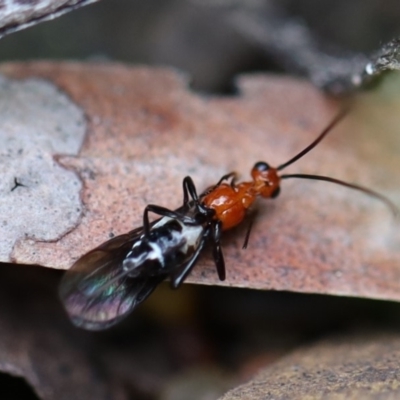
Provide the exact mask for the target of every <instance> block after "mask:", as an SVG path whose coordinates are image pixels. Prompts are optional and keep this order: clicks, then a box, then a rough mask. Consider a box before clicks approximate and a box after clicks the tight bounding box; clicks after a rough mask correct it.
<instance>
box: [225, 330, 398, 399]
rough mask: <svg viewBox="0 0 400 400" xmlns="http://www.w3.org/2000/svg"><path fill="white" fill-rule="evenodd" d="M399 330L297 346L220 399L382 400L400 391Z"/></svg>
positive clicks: (396, 395)
mask: <svg viewBox="0 0 400 400" xmlns="http://www.w3.org/2000/svg"><path fill="white" fill-rule="evenodd" d="M399 349H400V340H399V337H398V334H397V333H395V334H385V333H374V334H369V335H368V334H366V333H362V334H361V333H359V334H354V335H348V336H343V337H338V338H333V339H328V340H324V341H322V342H320V343H318V344H316V345H313V346H310V347H308V348H305V349H302V350H298V351H296V352H294V353H293V354H291V355H289V356H287V357H285V358H283V359H281V360H280V361H278V362H276V363H275V364H273V365H271V366H270V367H268V368H266V369H265V370H264V371H262V372H261V373H260V374H259V375H258V376H257V377H256V378H255V379H254V380H252V381H251V382H249V383H247V384H244V385H242V386H239V387H237V388H235V389H233V390H232V391H230V392H228V393H227V394H226V395H225V396H223V397H222V398H221V399H220V400H236V399H246V400H258V399H263V400H269V399H270V400H272V399H273V400H283V399H292V400H300V399H302V400H304V399H315V400H318V399H324V400H325V399H326V400H361V399H362V400H378V399H382V400H383V399H397V398H399V396H400V381H399V379H398V375H399V364H398V358H399V356H400V351H399Z"/></svg>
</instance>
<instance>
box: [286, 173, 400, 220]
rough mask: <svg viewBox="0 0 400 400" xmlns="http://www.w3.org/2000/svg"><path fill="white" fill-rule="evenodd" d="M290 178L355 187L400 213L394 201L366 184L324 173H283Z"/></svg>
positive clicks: (392, 210) (395, 214) (395, 213)
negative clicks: (323, 174)
mask: <svg viewBox="0 0 400 400" xmlns="http://www.w3.org/2000/svg"><path fill="white" fill-rule="evenodd" d="M289 178H302V179H314V180H317V181H326V182H332V183H336V184H337V185H341V186H345V187H348V188H350V189H355V190H358V191H360V192H363V193H365V194H367V195H369V196H371V197H375V198H376V199H378V200H380V201H382V202H383V203H384V204H385V205H386V206H387V207H388V208H389V209H390V210H391V212H392V213H393V215H394V216H395V217H397V216H398V215H399V214H400V210H399V209H398V207H397V206H396V205H395V204H394V203H392V202H391V201H390V200H389V199H388V198H387V197H385V196H383V195H381V194H380V193H378V192H375V191H374V190H371V189H368V188H366V187H364V186H360V185H355V184H353V183H348V182H344V181H341V180H339V179H335V178H331V177H329V176H322V175H309V174H286V175H285V174H284V175H281V179H289Z"/></svg>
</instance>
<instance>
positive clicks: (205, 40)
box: [0, 0, 400, 400]
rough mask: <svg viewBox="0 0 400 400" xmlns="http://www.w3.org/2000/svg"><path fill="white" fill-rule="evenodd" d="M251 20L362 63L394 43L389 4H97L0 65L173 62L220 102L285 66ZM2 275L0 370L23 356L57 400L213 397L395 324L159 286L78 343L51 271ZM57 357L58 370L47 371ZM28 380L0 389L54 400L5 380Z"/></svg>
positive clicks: (11, 270) (395, 320) (12, 50)
mask: <svg viewBox="0 0 400 400" xmlns="http://www.w3.org/2000/svg"><path fill="white" fill-rule="evenodd" d="M248 13H250V15H254V14H257V15H258V16H259V17H260V18H264V17H265V20H266V21H270V20H271V19H277V20H279V21H281V20H284V21H285V20H287V21H296V22H298V23H301V24H304V26H306V27H307V28H308V29H309V30H310V33H311V34H312V35H313V37H314V38H315V39H316V41H318V43H319V44H320V45H321V48H323V49H333V50H334V51H336V52H338V53H340V54H356V53H359V52H360V53H369V52H372V51H374V50H376V49H377V48H378V47H379V46H380V45H381V44H382V43H385V42H387V41H388V40H390V39H392V38H393V37H395V36H397V35H399V34H400V24H399V21H400V6H399V2H398V0H385V1H382V0H353V1H351V2H348V1H344V0H340V1H327V0H324V1H321V0H280V1H276V2H273V1H261V0H215V1H213V0H145V1H139V0H102V1H100V2H99V3H97V4H94V5H90V6H87V7H84V8H82V9H79V10H77V11H74V12H71V13H69V14H67V15H64V16H62V17H60V18H57V19H55V20H54V21H50V22H45V23H43V24H39V25H38V26H35V27H33V28H29V29H26V30H23V31H21V32H17V33H15V34H12V35H9V36H7V37H5V38H3V39H2V40H1V42H0V60H1V61H2V62H5V61H12V60H31V59H58V60H67V59H72V60H90V61H96V60H99V61H121V62H124V63H132V64H146V65H156V66H172V67H174V68H177V69H179V70H182V71H184V72H186V73H187V74H188V75H189V76H190V77H191V80H192V81H191V82H192V87H193V88H194V89H195V90H198V91H200V92H205V93H220V94H229V93H232V92H234V81H235V76H236V75H237V74H240V73H248V72H252V71H273V72H279V73H284V71H285V67H286V65H285V63H284V62H281V60H280V59H279V57H277V55H276V53H274V52H273V51H272V52H270V51H268V49H266V48H265V46H263V45H261V44H260V43H259V42H258V41H257V40H254V38H252V37H250V36H249V35H247V34H246V33H245V29H244V30H243V29H242V27H240V26H239V25H238V24H237V23H235V22H234V21H235V19H234V18H233V17H234V16H235V15H236V16H237V15H238V14H246V15H248ZM236 21H237V20H236ZM228 271H229V266H228ZM0 276H1V279H0V339H1V340H0V342H1V343H3V345H0V355H1V357H0V358H1V360H0V364H2V363H3V364H4V363H9V364H13V363H15V365H19V364H18V362H19V361H18V360H19V359H18V358H17V353H18V352H24V351H25V352H26V353H29V354H30V356H31V357H33V359H34V360H37V365H36V364H35V365H33V367H32V368H33V371H34V374H33V375H34V376H35V377H36V378H37V376H39V377H41V376H43V377H45V379H48V381H46V382H47V383H46V384H47V385H48V387H49V388H51V389H52V390H53V395H54V393H56V394H57V393H60V390H61V389H59V388H60V387H61V386H60V385H61V383H60V382H63V384H64V385H65V388H63V389H62V392H63V393H64V394H65V396H64V397H62V396H60V395H59V394H58V395H57V399H58V400H62V399H63V398H65V399H67V398H69V399H72V398H77V399H78V398H85V399H90V398H92V397H90V396H89V395H85V397H79V396H78V395H77V393H78V392H77V390H78V389H79V390H81V389H82V388H85V387H86V390H87V391H88V392H90V391H92V389H91V388H94V387H97V388H99V387H100V389H101V390H104V391H105V392H107V393H108V394H110V393H112V394H111V395H110V397H108V398H121V399H123V398H132V399H133V398H134V399H143V400H151V399H159V400H179V399H189V398H190V399H191V400H206V399H216V398H218V396H219V395H222V394H223V393H224V392H225V391H226V390H228V389H229V388H231V387H234V386H236V385H238V384H240V383H241V382H244V381H246V380H247V379H249V378H250V377H251V376H252V375H253V374H254V373H255V372H256V371H257V370H258V368H259V367H261V366H266V365H269V364H271V363H273V362H274V361H276V360H277V359H279V358H280V357H282V356H283V355H285V354H287V353H288V352H290V351H291V350H292V349H294V348H296V347H298V346H299V345H303V344H306V343H311V342H312V341H314V340H316V339H317V338H321V337H324V335H326V334H328V333H329V334H331V333H335V332H346V331H349V330H353V329H357V330H360V329H366V330H369V329H376V328H377V327H379V328H382V327H384V328H386V327H390V328H394V329H396V330H397V329H398V328H399V322H400V306H399V305H398V304H395V303H390V302H378V301H373V300H360V299H350V298H339V297H330V296H317V295H305V294H296V293H284V292H282V293H273V292H260V291H251V290H245V289H233V288H232V289H228V288H219V287H200V286H193V285H185V287H184V288H183V289H181V290H179V291H177V292H171V291H170V290H169V288H168V286H167V285H162V286H161V287H160V289H159V290H157V291H156V293H155V294H154V295H153V296H152V297H151V298H150V299H149V300H148V301H147V302H146V303H145V304H144V305H143V307H141V309H140V310H139V311H138V312H137V313H136V314H135V316H131V318H128V319H127V320H126V321H124V322H123V323H122V324H121V325H119V326H117V327H115V328H113V329H111V330H110V331H107V332H103V333H88V332H84V331H79V330H77V329H75V328H73V327H72V325H71V324H70V322H69V321H68V320H67V317H66V315H65V314H64V312H63V310H62V307H61V305H60V304H59V302H58V300H57V285H58V281H59V279H60V277H61V273H60V272H59V271H50V270H46V269H44V268H33V267H23V266H14V265H12V266H6V265H2V266H1V268H0ZM45 338H51V339H45ZM2 346H3V347H2ZM39 349H44V350H43V352H40V351H39ZM35 351H37V352H38V353H37V355H36V356H34V355H33V354H34V353H35ZM74 351H76V352H77V353H76V354H84V355H85V357H86V358H85V362H87V363H88V365H89V367H88V370H85V371H83V372H81V370H82V368H84V366H85V365H86V364H85V363H84V362H76V363H75V362H74V361H73V360H72V361H68V360H69V359H68V356H67V355H68V354H70V353H71V352H72V353H73V352H74ZM4 354H7V356H5V355H4ZM35 354H36V353H35ZM74 354H75V353H74ZM7 357H8V358H7ZM35 357H36V358H35ZM54 359H56V361H57V363H58V364H57V368H51V367H50V366H47V367H46V365H47V363H50V361H49V360H54ZM3 370H7V368H6V367H4V365H3ZM28 370H29V369H28V368H27V369H26V370H25V369H23V368H22V369H21V370H19V371H17V372H15V371H14V370H12V371H11V372H10V375H5V374H0V390H1V389H3V390H5V388H7V390H9V391H10V393H12V395H11V397H9V398H18V399H25V398H26V399H37V398H43V399H52V398H55V397H52V396H51V395H49V394H48V393H49V392H46V390H47V389H48V388H47V389H46V385H45V384H43V383H40V384H38V387H39V386H41V385H43V391H42V392H41V393H40V394H38V393H34V392H33V390H32V388H30V386H29V385H26V386H24V384H23V383H21V382H23V381H22V380H19V378H11V375H17V376H26V377H27V380H28V381H30V382H32V381H34V378H32V376H31V375H29V374H30V373H29V372H27V371H28ZM88 371H89V372H88ZM55 373H57V374H59V376H58V375H57V377H55V378H54V379H53V374H55ZM80 373H81V376H88V378H87V381H83V380H82V379H81V378H78V375H79V374H80ZM35 374H36V375H35ZM85 374H86V375H85ZM61 377H62V378H61ZM36 378H35V379H36ZM79 379H80V380H79ZM39 381H40V379H39ZM41 382H42V381H41ZM65 382H67V383H65ZM105 382H106V383H105ZM100 383H101V385H106V386H107V388H104V387H103V386H101V385H100ZM57 385H58V386H57ZM55 388H57V389H55ZM45 389H46V390H45ZM100 389H99V390H100ZM74 390H75V392H74ZM82 390H83V389H82ZM36 391H37V388H36ZM82 393H83V392H82ZM115 393H122V394H120V397H118V396H119V394H118V396H117V395H116V394H115ZM92 395H93V398H97V399H100V398H103V397H99V396H98V395H96V394H95V393H94V392H93V393H92ZM54 396H55V395H54ZM95 396H98V397H95ZM124 396H125V397H124ZM126 396H127V397H126ZM188 396H189V397H188ZM0 398H1V399H6V397H3V396H0ZM104 398H106V397H104Z"/></svg>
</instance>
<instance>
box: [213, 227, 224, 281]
mask: <svg viewBox="0 0 400 400" xmlns="http://www.w3.org/2000/svg"><path fill="white" fill-rule="evenodd" d="M221 233H222V223H221V221H216V223H214V224H213V227H212V231H211V234H212V238H211V239H212V244H213V257H214V262H215V266H216V268H217V273H218V278H219V280H220V281H224V280H225V276H226V272H225V260H224V254H223V253H222V249H221V243H220V238H221Z"/></svg>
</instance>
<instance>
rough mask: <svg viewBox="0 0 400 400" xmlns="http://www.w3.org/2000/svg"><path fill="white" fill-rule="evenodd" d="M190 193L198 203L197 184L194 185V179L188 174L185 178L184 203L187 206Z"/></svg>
mask: <svg viewBox="0 0 400 400" xmlns="http://www.w3.org/2000/svg"><path fill="white" fill-rule="evenodd" d="M189 195H190V197H191V198H192V200H193V201H194V202H195V203H196V204H198V203H199V196H198V195H197V191H196V186H195V185H194V182H193V179H192V178H191V177H190V176H186V177H185V178H184V179H183V205H184V206H186V205H187V203H189Z"/></svg>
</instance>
